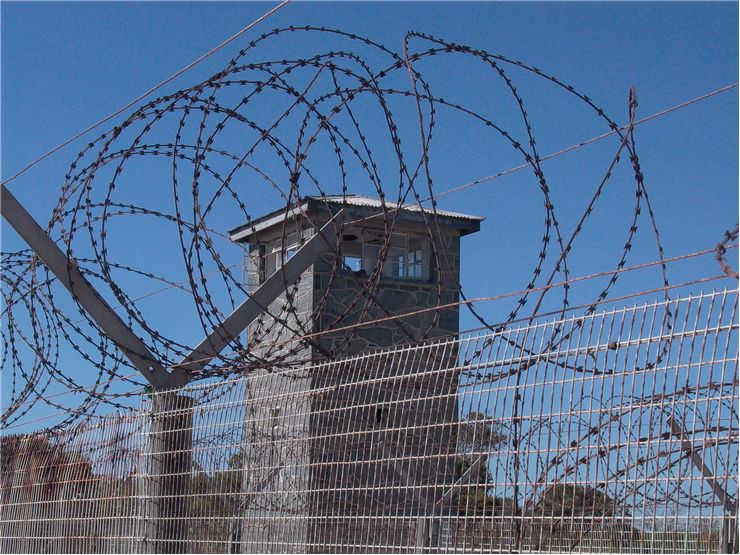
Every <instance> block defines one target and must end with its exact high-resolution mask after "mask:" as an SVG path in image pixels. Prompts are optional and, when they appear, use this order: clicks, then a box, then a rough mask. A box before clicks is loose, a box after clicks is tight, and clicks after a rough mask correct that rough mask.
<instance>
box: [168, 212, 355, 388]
mask: <svg viewBox="0 0 740 555" xmlns="http://www.w3.org/2000/svg"><path fill="white" fill-rule="evenodd" d="M342 217H343V211H342V210H340V211H339V212H337V213H336V214H335V215H334V217H333V218H331V219H330V220H329V221H328V222H327V223H326V224H324V225H323V226H322V228H321V229H320V230H319V232H318V233H316V234H315V235H314V236H313V237H311V239H309V240H308V241H307V242H306V244H304V245H303V246H302V247H301V248H300V249H298V251H296V253H295V254H294V255H293V256H292V257H291V258H290V260H288V261H287V262H285V264H284V265H283V266H282V267H281V268H279V269H278V270H277V271H275V273H273V274H272V275H271V276H270V277H269V278H267V279H266V280H265V282H264V283H263V284H262V285H260V287H259V288H258V289H257V290H256V291H255V292H254V293H252V294H251V295H250V296H249V297H248V298H247V299H246V300H245V301H244V302H243V303H242V304H241V305H239V306H238V307H237V308H236V309H235V310H234V312H232V313H231V314H230V315H229V316H228V317H227V318H226V320H224V321H223V322H222V323H221V325H220V326H218V327H217V328H215V329H214V330H213V331H212V332H211V333H210V335H209V336H208V337H206V338H205V339H203V341H201V342H200V345H198V346H197V347H196V348H195V349H193V352H192V353H190V354H189V355H188V356H186V357H185V358H184V359H182V361H181V362H180V364H179V365H178V367H179V368H180V369H182V370H184V371H185V372H187V373H188V374H192V373H194V372H198V371H200V370H201V369H202V368H203V367H205V366H206V365H208V363H210V362H211V360H213V358H214V357H216V356H218V354H219V353H220V352H221V351H222V350H223V348H224V347H226V345H228V344H229V343H230V342H231V340H232V339H234V338H235V337H237V336H238V335H239V334H240V333H241V332H243V331H244V329H245V328H246V327H247V326H248V325H249V324H250V323H251V322H252V321H253V320H254V319H255V318H257V316H259V315H260V314H261V313H262V312H264V311H265V309H266V308H267V307H268V306H269V305H270V303H272V301H274V300H275V299H276V298H277V297H278V296H279V295H280V294H281V293H282V292H283V291H285V286H286V284H291V283H294V282H295V281H297V280H298V278H299V277H300V276H301V274H302V273H303V272H305V271H306V270H307V269H308V268H309V267H310V266H311V265H312V264H313V263H314V262H316V260H317V259H318V258H319V256H321V255H322V254H324V253H325V252H327V251H328V250H330V249H333V248H334V247H335V246H336V244H337V241H338V237H339V234H338V230H336V229H335V226H337V225H339V224H340V222H341V220H342Z"/></svg>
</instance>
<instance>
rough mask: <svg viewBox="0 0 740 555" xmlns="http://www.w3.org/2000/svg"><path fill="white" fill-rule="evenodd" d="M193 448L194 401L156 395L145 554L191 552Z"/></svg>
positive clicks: (146, 479) (146, 476)
mask: <svg viewBox="0 0 740 555" xmlns="http://www.w3.org/2000/svg"><path fill="white" fill-rule="evenodd" d="M192 446H193V399H192V398H191V397H186V396H184V395H180V394H178V393H177V392H175V391H172V392H163V393H156V394H154V396H153V398H152V412H151V427H150V430H149V436H148V445H147V453H146V455H145V457H146V461H145V467H144V468H145V470H144V472H143V476H142V487H143V492H142V493H143V495H142V511H141V515H140V516H141V518H142V525H143V527H144V529H143V539H142V542H141V545H140V552H142V553H186V552H187V548H188V531H189V527H190V499H189V493H190V471H191V463H192V458H193V453H192Z"/></svg>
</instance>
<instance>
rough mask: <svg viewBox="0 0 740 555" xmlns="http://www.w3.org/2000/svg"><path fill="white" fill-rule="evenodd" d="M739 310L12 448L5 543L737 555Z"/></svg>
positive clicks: (695, 313) (399, 363) (323, 384)
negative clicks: (708, 554) (729, 554)
mask: <svg viewBox="0 0 740 555" xmlns="http://www.w3.org/2000/svg"><path fill="white" fill-rule="evenodd" d="M737 309H738V306H737V291H736V290H732V291H724V292H719V293H708V294H703V295H699V296H694V297H688V298H683V299H678V300H670V301H664V302H656V303H652V304H645V305H642V306H639V307H631V308H624V309H619V310H613V311H608V312H602V313H599V314H590V315H585V316H584V315H579V316H573V317H569V318H563V319H557V320H551V321H544V322H536V323H531V324H527V325H522V326H520V327H516V328H515V327H510V328H507V329H502V330H496V331H490V332H487V333H484V334H479V335H471V336H464V337H460V338H452V339H449V340H436V341H433V342H428V343H424V344H417V345H412V346H399V347H396V348H393V349H385V350H379V351H373V352H368V353H365V354H363V355H360V356H354V357H350V358H345V359H341V360H330V361H324V362H319V363H315V364H312V365H302V366H296V367H295V368H289V369H280V370H276V369H270V368H264V369H261V370H258V371H252V372H250V373H249V374H247V375H245V376H243V377H240V378H238V379H233V380H229V381H219V382H213V383H205V382H203V383H198V384H193V385H189V386H187V387H185V388H182V389H180V390H177V391H172V392H167V393H157V394H150V395H148V396H147V397H146V398H145V399H144V400H143V401H142V404H141V407H140V408H139V409H138V410H136V411H130V412H125V413H118V414H116V415H113V416H109V417H105V418H103V419H100V420H98V421H94V422H88V423H85V424H80V425H77V426H75V427H72V428H69V429H65V430H64V431H61V432H55V433H53V434H44V433H38V434H32V435H6V436H4V437H2V443H1V444H0V445H1V447H2V468H1V481H2V482H1V484H0V495H1V496H2V497H1V498H0V506H1V508H2V517H1V518H0V548H1V549H2V551H3V552H26V553H29V552H33V553H43V552H180V553H181V552H193V553H255V552H511V551H540V552H552V551H556V552H633V553H644V552H655V553H657V552H684V553H696V552H733V551H732V550H733V549H735V547H734V546H736V545H737V541H736V537H737V534H736V511H737V496H738V479H737V475H738V435H739V423H738V412H737V403H738V377H737V371H738V337H737V335H738V333H737V330H738V324H737V317H738V314H737ZM196 393H197V395H195V394H196ZM193 397H197V398H198V399H199V401H198V402H197V403H194V402H193Z"/></svg>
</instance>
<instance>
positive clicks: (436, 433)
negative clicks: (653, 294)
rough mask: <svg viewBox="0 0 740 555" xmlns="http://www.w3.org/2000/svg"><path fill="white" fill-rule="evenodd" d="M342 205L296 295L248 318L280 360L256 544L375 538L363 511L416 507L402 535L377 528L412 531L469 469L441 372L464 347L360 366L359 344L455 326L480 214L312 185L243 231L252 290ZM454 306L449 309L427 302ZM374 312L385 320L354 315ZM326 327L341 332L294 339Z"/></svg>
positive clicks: (399, 340) (265, 388)
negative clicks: (333, 242)
mask: <svg viewBox="0 0 740 555" xmlns="http://www.w3.org/2000/svg"><path fill="white" fill-rule="evenodd" d="M340 210H341V211H342V214H341V218H342V224H341V226H337V232H338V233H340V234H341V236H340V237H339V238H338V242H337V244H338V247H337V248H335V249H331V250H328V251H327V252H325V254H323V255H321V256H319V257H318V258H317V259H316V260H315V261H314V263H313V265H312V266H311V267H309V268H308V269H307V270H306V271H305V272H304V273H303V274H302V275H301V277H300V278H299V280H298V281H297V282H294V283H292V284H289V283H286V284H285V285H286V287H287V292H286V293H283V294H282V295H280V296H279V297H278V298H277V299H276V300H275V301H273V302H272V303H271V304H270V305H269V306H268V307H266V310H265V312H264V313H263V314H262V315H261V316H260V317H259V318H258V319H257V320H255V321H254V322H253V323H252V324H251V325H250V327H249V331H248V334H249V336H248V341H249V344H250V347H251V349H252V352H253V353H255V354H258V355H259V356H262V357H264V359H265V360H266V361H276V362H275V365H274V367H266V368H264V369H262V370H260V371H256V372H253V373H251V374H250V376H249V377H248V393H247V411H246V413H247V414H246V417H245V418H246V421H245V457H244V460H245V474H244V480H243V493H244V494H245V496H246V498H247V499H249V502H248V506H247V507H246V511H245V514H244V521H243V525H242V526H241V531H240V536H241V537H240V540H241V542H242V545H243V549H244V550H245V551H246V552H265V551H276V552H295V551H304V550H305V551H308V552H311V551H316V552H342V551H346V549H347V546H350V545H354V546H363V542H362V541H358V538H357V537H356V535H357V533H358V532H357V527H358V521H357V520H356V519H353V516H355V517H357V516H359V515H362V526H364V527H365V528H364V532H363V533H364V534H367V526H371V524H369V523H372V522H374V520H373V519H375V521H377V522H381V521H382V520H383V517H384V516H385V517H390V516H391V515H393V516H394V520H396V521H398V518H397V517H403V518H405V519H408V521H407V522H406V523H403V525H399V526H400V528H399V530H398V531H396V532H395V533H394V532H393V531H389V530H388V526H387V524H388V523H387V522H386V523H384V524H383V529H382V530H381V529H380V528H379V530H378V533H379V534H380V536H381V537H382V539H383V541H388V540H389V533H390V534H392V535H394V536H396V537H395V539H394V541H401V543H403V539H402V537H408V536H409V532H408V530H409V528H408V526H409V525H410V524H409V523H412V525H414V526H415V525H416V523H421V522H426V521H424V519H427V518H431V517H433V513H435V512H436V513H437V514H439V513H440V512H441V511H442V512H443V511H444V510H445V509H444V504H441V503H438V500H439V499H440V497H441V496H443V495H444V493H445V491H448V490H449V488H450V486H451V485H452V484H453V483H454V481H455V479H456V478H457V477H456V476H455V450H456V428H457V407H456V401H455V393H456V391H457V385H458V377H459V376H458V374H457V373H456V372H454V371H444V370H445V369H448V368H454V367H455V366H456V362H457V355H458V353H457V351H456V350H455V349H452V348H446V349H427V350H421V351H419V353H417V354H416V355H413V356H411V357H409V355H408V353H406V354H405V355H398V354H396V355H394V354H393V353H388V354H387V355H386V354H383V355H382V356H371V357H369V358H368V359H367V361H365V362H364V363H363V364H358V363H357V359H356V357H351V355H357V354H360V353H368V352H373V351H374V350H377V349H379V348H391V347H394V346H399V345H402V344H408V343H415V342H417V341H419V340H428V339H434V338H443V337H444V338H449V337H450V336H455V335H456V334H457V333H458V331H459V323H458V316H459V311H458V308H457V306H456V305H454V303H455V302H456V301H457V300H458V299H459V283H460V279H459V270H460V238H461V237H464V236H465V235H468V234H470V233H474V232H476V231H478V230H479V229H480V222H481V221H482V219H483V218H479V217H476V216H470V215H466V214H458V213H454V212H448V211H443V210H436V213H434V214H433V213H432V211H431V209H429V210H427V209H421V208H419V207H418V206H413V207H405V208H403V209H400V210H396V209H394V208H393V204H392V203H388V202H386V204H385V206H384V205H383V204H382V203H381V201H380V200H379V199H374V198H368V197H361V196H347V197H345V196H341V197H340V196H337V197H308V198H305V199H304V200H303V201H302V202H301V203H300V204H298V205H295V206H292V207H290V208H289V209H282V210H280V211H276V212H272V213H270V214H267V215H265V216H263V217H261V218H259V219H257V220H254V221H252V222H249V223H248V224H245V225H243V226H240V227H238V228H236V229H234V230H232V231H231V232H230V234H231V239H232V240H233V241H236V242H239V243H247V244H249V253H250V269H249V280H250V289H251V290H255V289H256V288H258V287H259V286H260V284H261V283H263V282H264V281H265V279H266V278H267V277H269V276H270V275H272V274H274V273H275V272H276V271H279V270H280V268H281V266H282V265H283V264H284V263H285V262H286V261H287V260H289V259H290V258H291V257H292V256H293V255H294V254H295V253H296V252H297V251H298V249H300V247H301V245H302V244H303V243H304V242H305V241H306V240H308V239H310V238H311V237H312V236H313V235H314V234H315V233H316V232H317V231H318V230H319V229H320V228H321V226H323V225H324V224H325V223H326V222H328V221H329V220H330V219H331V218H332V217H333V216H334V215H335V214H337V213H338V212H339V211H340ZM430 230H431V232H430ZM288 296H290V299H288ZM445 305H452V306H450V307H448V308H442V309H438V310H431V311H426V312H419V310H421V309H425V308H435V307H439V306H445ZM414 312H415V313H414ZM406 313H414V314H409V315H405V314H406ZM377 320H380V321H379V322H376V321H377ZM363 322H376V323H372V324H370V325H365V326H359V327H355V326H354V325H355V324H361V323H363ZM328 330H337V331H334V332H329V333H321V334H320V335H318V336H317V337H316V338H315V339H312V340H310V341H296V340H295V338H296V337H297V336H305V335H308V334H315V333H317V332H327V331H328ZM348 357H349V358H348ZM353 358H354V360H353ZM345 359H346V360H347V362H342V361H343V360H345ZM322 361H325V364H324V363H323V362H322ZM440 370H441V371H440ZM427 373H428V375H426V374H427ZM317 390H320V391H322V393H321V394H320V395H308V393H309V392H312V391H314V392H315V391H317ZM276 398H278V399H280V401H275V399H276ZM430 449H432V450H435V452H434V453H430ZM422 455H423V457H422ZM378 480H381V481H383V483H382V484H378ZM379 485H380V488H378V486H379ZM399 522H400V521H399ZM404 526H405V528H404ZM419 526H420V528H419V529H417V536H418V535H419V534H422V535H424V536H425V537H424V538H422V539H421V540H420V539H418V538H417V539H413V538H412V539H411V540H410V541H411V546H413V545H414V543H416V544H417V545H418V544H419V542H421V543H422V544H424V545H432V544H434V542H435V541H436V540H435V538H433V537H432V536H433V535H434V534H433V533H432V532H431V531H430V530H432V528H430V527H428V526H427V525H426V524H420V525H419ZM402 528H403V529H402ZM422 528H423V530H422V531H420V530H421V529H422ZM411 536H413V534H411ZM384 545H394V544H384ZM395 545H399V544H398V543H396V544H395ZM360 550H361V551H365V552H366V551H368V550H373V545H371V544H370V545H368V544H364V546H363V547H362V548H360Z"/></svg>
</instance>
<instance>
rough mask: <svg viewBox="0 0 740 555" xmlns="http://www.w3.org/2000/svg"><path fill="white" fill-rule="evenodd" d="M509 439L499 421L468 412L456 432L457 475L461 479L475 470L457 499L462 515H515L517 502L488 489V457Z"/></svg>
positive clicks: (481, 414) (489, 481)
mask: <svg viewBox="0 0 740 555" xmlns="http://www.w3.org/2000/svg"><path fill="white" fill-rule="evenodd" d="M507 439H508V437H507V436H506V434H505V433H504V431H503V429H502V426H501V424H500V422H498V421H496V420H493V419H492V418H491V417H489V416H487V415H485V414H483V413H481V412H471V413H468V415H467V417H466V419H465V420H464V421H463V422H462V423H461V424H460V430H459V432H458V457H457V471H458V476H463V475H464V474H465V473H466V472H468V471H469V469H470V468H471V467H472V466H473V465H475V466H476V467H477V470H476V471H474V472H473V473H472V475H470V476H468V478H467V479H466V480H465V483H464V484H463V486H462V491H461V492H460V494H459V496H458V510H459V512H460V514H464V515H493V514H516V513H517V512H518V507H517V505H516V502H515V501H514V500H513V499H511V498H508V497H495V496H493V495H491V494H490V492H489V489H490V487H491V485H492V484H493V477H492V476H491V471H490V468H489V462H490V461H489V457H490V454H491V453H493V452H496V451H498V450H499V449H500V448H501V446H502V445H503V444H504V443H506V441H507Z"/></svg>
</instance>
